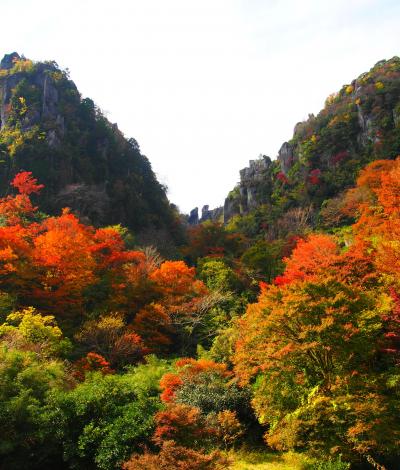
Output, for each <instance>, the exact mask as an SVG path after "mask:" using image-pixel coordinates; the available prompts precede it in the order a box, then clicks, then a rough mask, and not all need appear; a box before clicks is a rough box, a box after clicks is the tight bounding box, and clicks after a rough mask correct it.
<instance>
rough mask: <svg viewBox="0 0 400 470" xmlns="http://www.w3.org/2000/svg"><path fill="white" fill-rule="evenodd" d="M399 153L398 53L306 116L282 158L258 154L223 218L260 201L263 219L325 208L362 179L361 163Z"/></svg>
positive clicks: (243, 174) (250, 208)
mask: <svg viewBox="0 0 400 470" xmlns="http://www.w3.org/2000/svg"><path fill="white" fill-rule="evenodd" d="M399 154H400V58H399V57H393V58H392V59H390V60H383V61H380V62H378V63H377V64H375V66H374V67H373V68H371V70H370V71H369V72H366V73H363V74H361V75H360V76H359V77H358V78H357V79H356V80H353V81H352V82H351V83H350V84H346V85H343V87H342V88H341V90H339V91H338V92H337V93H333V94H332V95H330V96H329V97H328V98H327V100H326V102H325V107H324V108H323V109H322V110H321V111H320V112H319V113H318V114H317V115H314V114H309V115H308V119H306V120H305V121H303V122H298V123H297V124H296V126H295V127H294V131H293V136H292V138H291V140H289V141H288V142H284V143H283V145H282V146H281V148H280V150H279V152H278V156H277V159H276V160H274V161H271V159H270V158H269V157H266V156H260V157H259V158H258V159H257V160H251V161H250V163H249V166H248V167H247V168H244V169H243V170H241V171H240V182H239V183H238V184H237V185H236V187H235V188H234V189H233V191H231V192H230V194H229V195H228V197H227V198H226V199H225V203H224V208H223V220H224V222H225V223H227V222H228V221H229V220H230V219H232V217H234V216H236V215H245V214H248V213H249V212H252V211H253V210H254V209H258V208H260V206H263V208H262V210H260V211H259V213H257V214H255V216H256V217H255V218H254V219H255V220H258V219H261V217H264V218H271V219H273V218H278V217H282V216H283V215H284V214H286V213H289V212H290V210H292V209H293V208H306V209H307V208H309V207H310V205H312V206H313V207H314V208H315V210H316V211H318V210H319V208H321V207H322V205H323V204H324V203H325V202H326V201H329V200H330V199H332V198H335V197H337V196H338V195H340V194H341V193H343V191H344V190H346V189H347V188H349V187H351V186H352V185H353V184H354V182H355V178H356V177H357V175H358V173H359V171H360V168H363V167H364V166H365V165H367V164H368V163H370V162H371V161H373V160H377V159H386V158H396V156H397V155H399ZM211 212H212V211H210V210H209V208H208V206H205V207H204V208H203V218H205V219H209V218H212V217H211V216H210V213H211ZM268 223H270V222H268ZM291 223H292V222H291Z"/></svg>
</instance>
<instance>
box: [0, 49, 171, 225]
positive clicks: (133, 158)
mask: <svg viewBox="0 0 400 470" xmlns="http://www.w3.org/2000/svg"><path fill="white" fill-rule="evenodd" d="M0 152H1V163H0V193H1V194H2V195H4V194H5V193H6V192H7V191H8V188H9V182H10V180H11V179H12V177H13V176H14V175H15V173H17V172H18V171H21V170H26V171H32V172H33V174H34V176H35V177H36V178H37V179H38V180H39V181H40V182H41V183H43V184H45V190H44V191H43V193H42V195H41V197H40V200H39V201H38V202H39V203H40V206H41V208H43V209H44V210H45V211H46V212H48V213H50V214H52V213H58V212H59V211H60V209H61V208H62V207H65V206H68V207H70V208H72V210H73V211H74V212H76V213H78V214H79V215H80V216H81V217H82V218H84V219H88V221H90V222H91V223H93V224H95V225H108V224H117V223H121V224H123V225H125V226H127V227H129V228H131V229H133V230H134V231H136V232H137V231H142V230H147V229H149V228H151V229H154V228H157V229H162V230H167V231H169V232H170V233H172V232H174V231H176V230H177V224H178V218H177V215H176V214H175V210H174V208H173V207H171V205H170V203H169V201H168V199H167V197H166V193H165V189H164V187H163V186H162V185H161V184H160V183H159V182H158V181H157V179H156V177H155V175H154V173H153V171H152V168H151V165H150V162H149V161H148V159H147V158H146V157H145V156H144V155H142V154H141V153H140V149H139V146H138V144H137V142H136V141H135V140H134V139H127V138H125V137H124V135H123V134H122V133H121V132H120V131H119V130H118V127H117V125H116V124H112V123H110V122H109V121H108V120H107V119H106V118H105V117H104V115H103V114H102V112H101V111H100V109H99V108H98V107H97V106H96V105H95V104H94V103H93V101H92V100H90V99H89V98H82V97H81V95H80V94H79V92H78V90H77V87H76V86H75V84H74V83H73V82H72V81H71V80H70V79H69V76H68V73H67V72H66V71H63V70H61V69H60V68H59V67H58V66H57V64H56V63H55V62H43V63H41V62H37V63H35V62H32V61H30V60H28V59H25V58H23V57H20V56H19V55H18V54H17V53H15V52H14V53H12V54H8V55H6V56H4V58H3V60H2V61H1V63H0Z"/></svg>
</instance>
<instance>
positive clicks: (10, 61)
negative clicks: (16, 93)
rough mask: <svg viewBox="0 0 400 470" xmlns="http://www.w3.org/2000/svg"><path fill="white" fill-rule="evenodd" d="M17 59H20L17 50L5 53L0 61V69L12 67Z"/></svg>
mask: <svg viewBox="0 0 400 470" xmlns="http://www.w3.org/2000/svg"><path fill="white" fill-rule="evenodd" d="M19 59H20V56H19V54H18V53H17V52H12V53H11V54H6V55H5V56H4V57H3V58H2V60H1V62H0V69H2V70H10V69H12V68H13V67H14V62H15V61H16V60H19Z"/></svg>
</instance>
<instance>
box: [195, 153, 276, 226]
mask: <svg viewBox="0 0 400 470" xmlns="http://www.w3.org/2000/svg"><path fill="white" fill-rule="evenodd" d="M271 170H272V161H271V159H270V158H269V157H267V156H266V155H261V156H260V157H259V158H258V159H256V160H250V162H249V166H248V167H246V168H243V169H242V170H240V182H239V184H238V186H237V187H236V188H235V189H234V190H233V191H231V193H230V194H229V196H228V197H227V198H226V199H225V203H224V206H223V207H217V208H216V209H211V210H210V209H209V206H208V205H205V206H203V208H202V215H201V219H200V220H198V219H196V218H195V217H194V216H193V214H194V211H196V210H197V208H196V209H193V211H191V213H190V216H189V223H190V224H194V223H201V222H204V221H206V220H212V221H223V222H224V223H227V222H229V220H230V219H231V218H232V217H234V216H235V215H238V214H240V215H242V214H246V213H247V212H249V211H250V210H252V209H254V208H255V207H257V205H258V204H259V196H260V195H261V193H265V192H268V191H269V190H270V188H271V187H272V175H271ZM191 220H193V221H194V220H197V222H191Z"/></svg>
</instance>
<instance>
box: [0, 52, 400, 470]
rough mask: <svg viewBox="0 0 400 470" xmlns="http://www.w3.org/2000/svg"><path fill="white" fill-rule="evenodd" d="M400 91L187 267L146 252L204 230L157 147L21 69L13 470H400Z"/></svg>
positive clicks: (12, 147) (13, 136)
mask: <svg viewBox="0 0 400 470" xmlns="http://www.w3.org/2000/svg"><path fill="white" fill-rule="evenodd" d="M53 73H54V74H59V75H57V77H58V78H54V77H53V78H51V80H55V82H54V83H55V84H54V83H53V82H52V81H51V83H52V85H51V86H53V87H54V90H55V91H54V93H55V96H58V97H59V99H60V100H61V101H60V102H59V101H57V103H58V104H57V106H61V104H60V103H64V104H63V106H64V105H65V108H64V107H62V108H60V109H63V113H61V114H60V116H63V117H64V118H65V121H64V120H62V119H61V118H57V117H56V118H55V121H54V120H53V118H52V119H49V120H48V121H46V119H45V118H44V117H43V114H46V112H47V111H44V110H45V109H46V106H48V104H46V103H48V101H47V98H46V96H47V95H46V93H47V92H44V90H45V89H48V88H46V87H47V85H46V86H45V85H44V84H43V85H40V84H38V83H36V82H35V80H41V79H42V78H43V79H44V80H45V81H46V80H50V79H48V78H46V77H48V76H49V74H50V76H52V75H51V74H53ZM399 77H400V61H399V59H398V58H394V59H391V60H389V61H382V62H379V63H378V64H377V65H376V66H375V67H374V68H373V69H372V71H371V72H369V73H368V74H364V75H362V76H361V77H359V78H358V79H357V80H356V81H354V82H353V83H352V84H349V85H346V86H345V87H343V89H342V90H341V91H340V92H339V93H338V94H337V95H334V96H332V97H330V98H328V100H327V104H326V107H325V109H324V110H323V111H321V113H320V114H319V115H318V116H317V117H310V118H309V120H308V121H307V122H305V123H301V124H298V125H297V126H296V130H295V136H294V138H293V140H292V141H290V142H289V143H286V144H285V146H284V148H286V149H288V150H287V152H286V153H283V150H282V149H281V152H280V156H279V159H278V160H277V161H269V160H267V159H266V158H265V159H264V158H263V159H262V161H263V162H264V163H262V164H256V165H253V169H254V168H256V170H255V171H254V173H251V172H247V174H244V175H243V182H245V181H246V184H247V186H246V185H245V184H244V183H243V185H242V186H239V187H238V188H237V189H236V190H235V191H234V192H233V193H232V194H231V195H230V196H229V198H230V201H231V202H234V201H236V202H234V204H233V205H232V206H231V207H236V206H235V204H236V203H237V204H238V206H237V207H238V208H239V209H237V211H236V213H234V212H235V211H233V213H232V216H231V217H229V218H227V219H226V220H225V222H226V223H225V224H223V223H222V221H215V220H212V217H211V216H210V219H211V220H207V221H205V222H203V223H199V224H197V225H193V226H187V227H186V228H185V230H186V233H185V234H184V237H182V238H181V239H180V242H181V244H180V246H179V256H177V257H176V258H175V259H173V260H170V259H165V258H163V257H162V256H161V255H160V254H159V252H158V251H157V249H156V248H154V246H151V245H155V244H156V242H157V240H156V239H155V240H154V243H151V240H150V243H148V246H143V244H141V245H140V246H139V245H138V243H137V240H136V237H137V234H138V233H140V231H141V230H143V228H144V227H146V224H150V225H153V228H155V229H156V228H157V227H158V228H164V229H166V230H167V229H168V230H172V229H171V227H174V225H169V224H172V222H173V223H175V224H176V225H175V229H176V230H177V227H178V229H179V230H181V229H182V228H180V227H181V226H180V225H179V224H178V219H177V216H176V214H174V212H173V208H172V209H171V205H170V204H169V202H168V200H167V199H166V196H165V193H164V191H163V189H162V188H161V187H160V186H159V184H158V183H157V181H156V180H155V177H154V175H153V173H152V172H151V167H150V165H149V163H148V162H147V160H146V159H145V157H143V156H141V154H140V152H139V148H138V146H137V144H136V143H133V142H132V141H130V142H129V141H126V140H125V139H124V138H123V136H122V135H121V134H120V133H119V131H117V129H116V128H115V127H113V126H111V125H110V124H109V123H108V122H107V121H106V120H105V118H104V117H103V116H102V115H101V113H100V112H99V111H98V110H97V109H96V108H95V107H94V106H93V104H92V103H88V102H86V100H82V99H81V98H80V97H79V94H78V93H77V91H76V89H75V87H74V86H73V84H72V82H70V81H69V79H68V77H67V76H66V74H65V72H62V71H60V70H59V69H58V68H57V67H56V66H55V65H54V64H53V63H51V64H33V63H31V62H30V61H27V60H26V59H21V58H19V57H17V56H10V57H8V58H6V61H5V62H4V60H3V62H2V70H1V71H0V80H2V86H3V88H2V90H3V91H2V93H3V94H2V103H3V105H2V106H3V107H2V115H1V116H2V117H1V120H2V121H1V126H2V127H1V132H0V142H1V145H2V152H3V155H4V158H3V162H2V165H3V166H2V167H1V169H0V170H1V171H2V186H1V189H2V193H3V197H2V198H1V199H0V468H2V469H3V468H4V469H10V470H13V469H15V470H17V469H18V470H19V469H27V470H28V469H33V470H36V469H37V470H38V469H41V470H44V469H49V470H50V469H54V468H57V469H82V470H83V469H101V470H109V469H110V470H111V469H117V468H123V469H125V470H139V469H143V470H155V469H162V470H163V469H165V470H167V469H168V470H169V469H178V470H189V469H194V470H205V469H209V470H216V469H228V468H232V469H233V470H235V469H236V470H240V469H242V470H243V469H248V468H252V469H253V468H254V469H257V468H260V469H266V468H268V466H267V465H268V462H275V463H276V465H279V464H280V463H281V464H282V466H281V467H279V468H282V469H283V468H286V469H288V468H291V469H294V470H296V469H297V470H322V469H324V470H325V469H327V470H345V469H356V470H357V469H366V470H367V469H379V470H396V469H398V468H399V467H400V452H399V449H400V420H399V415H400V373H399V367H400V157H399V156H398V155H400V142H399V136H400V134H399V132H400V130H399V129H400V120H399V119H398V111H399V109H398V107H399V104H398V103H399V93H400V89H399V83H400V82H399ZM59 86H60V87H61V88H58V87H59ZM5 90H9V91H8V92H7V93H8V94H7V93H5ZM67 91H68V93H67ZM30 92H32V95H29V93H30ZM56 92H57V93H56ZM43 93H44V94H43ZM50 93H53V92H50ZM34 96H36V98H34ZM61 97H63V98H62V99H61ZM68 97H69V98H68ZM64 99H65V100H66V101H65V102H64V101H63V100H64ZM69 99H71V102H70V101H68V100H69ZM368 100H369V101H368ZM89 105H90V106H89ZM57 109H59V108H58V107H57ZM90 109H91V111H90ZM84 110H85V111H84ZM57 112H58V111H57ZM81 112H82V113H87V114H84V116H85V117H84V118H83V117H81V118H79V119H82V121H78V122H77V121H75V119H78V116H81V115H80V113H81ZM52 116H53V117H54V115H53V114H52ZM90 116H91V117H90ZM360 116H363V119H364V121H363V122H364V123H365V127H364V128H363V127H362V124H361V118H360ZM57 119H58V121H60V123H61V122H63V123H64V124H63V127H64V130H63V131H62V132H61V134H60V129H59V128H57V127H51V125H54V126H57V125H58V124H57ZM46 123H48V126H49V127H47V128H46V125H47V124H46ZM67 123H68V124H67ZM60 125H61V124H60ZM68 126H70V127H68ZM74 126H76V127H74ZM87 126H88V127H87ZM91 126H92V127H91ZM97 126H99V127H97ZM85 129H86V130H85ZM53 131H54V132H53ZM74 132H75V134H73V133H74ZM70 133H72V134H70ZM72 135H73V136H74V137H72ZM68 136H69V137H68ZM106 136H107V138H106ZM70 137H71V139H70V140H69V138H70ZM54 139H55V140H54ZM109 146H111V147H109ZM100 148H101V149H102V150H99V149H100ZM120 151H121V152H122V153H119V152H120ZM124 152H126V153H124ZM288 155H290V158H289V157H287V156H288ZM102 156H103V157H104V162H105V163H104V165H105V166H103V167H102V166H101V165H98V161H99V160H98V159H100V160H101V158H103V157H102ZM115 158H116V159H117V160H114V159H115ZM118 158H121V160H123V161H124V162H125V163H124V164H126V165H127V166H126V167H124V170H123V173H122V174H119V173H118V171H120V170H121V168H122V167H121V166H119V165H120V163H121V161H120V160H118ZM101 161H103V160H101ZM117 161H118V162H119V163H117ZM81 164H82V165H83V166H80V165H81ZM114 164H115V165H116V166H115V167H114ZM85 165H86V166H85ZM131 165H132V166H131ZM135 165H138V166H135ZM47 170H49V172H47ZM97 171H99V172H100V173H96V172H97ZM121 171H122V170H121ZM102 172H103V173H102ZM140 178H144V179H143V180H140ZM145 178H149V180H146V181H150V182H151V184H153V185H154V186H153V189H154V188H155V190H154V192H152V195H151V197H150V196H149V199H147V198H146V197H147V196H146V194H147V193H146V192H145V191H144V189H143V192H140V191H141V190H140V189H138V188H141V186H140V181H142V183H143V184H145V183H144V181H145ZM134 180H135V181H137V184H136V185H135V184H134V183H133V181H134ZM117 181H122V182H123V184H124V185H125V186H124V187H125V190H126V197H127V199H124V201H125V202H124V204H125V205H121V211H122V212H121V213H119V212H113V213H112V215H111V216H110V217H111V218H110V219H107V218H105V219H102V218H96V217H94V218H93V214H90V213H86V212H85V210H84V207H83V208H82V207H81V206H79V205H78V206H74V204H73V203H74V201H76V199H74V197H72V196H71V198H70V199H68V198H67V199H63V197H61V196H62V195H63V194H64V193H63V191H72V192H73V191H75V189H74V188H75V187H81V189H82V187H84V188H85V189H84V190H83V189H82V190H83V191H86V190H89V189H90V191H92V190H93V191H97V190H98V188H99V187H100V185H105V186H104V191H105V194H107V197H108V198H109V204H110V207H114V205H113V204H116V201H117V199H115V198H117V197H119V196H118V194H119V193H118V192H117V193H114V189H113V188H114V186H113V184H114V183H115V184H117V183H116V182H117ZM111 182H113V183H111ZM255 182H256V183H257V185H254V183H255ZM121 184H122V183H121ZM148 184H150V183H148ZM71 185H72V189H71ZM117 186H118V185H117ZM65 188H67V189H65ZM68 188H69V189H68ZM93 188H97V189H96V190H95V189H93ZM147 189H148V190H149V191H150V192H151V191H152V189H151V188H150V187H149V186H148V187H147ZM60 194H61V196H60ZM249 194H250V196H249ZM134 195H136V196H134ZM59 197H60V199H59ZM93 197H94V198H95V199H96V197H95V195H94V196H93ZM131 197H132V199H130V198H131ZM135 197H136V199H135ZM152 198H156V201H157V203H154V205H152V204H153V202H154V199H152ZM229 198H228V199H229ZM53 200H54V201H57V204H59V203H60V204H61V206H64V207H59V206H57V205H52V201H53ZM130 201H134V202H132V205H131V202H130ZM138 201H142V202H140V203H139V202H138ZM151 201H153V202H151ZM68 202H71V205H70V208H69V206H68ZM64 204H65V205H64ZM135 204H139V205H137V206H136V205H135ZM140 204H142V205H140ZM246 204H247V205H246ZM235 210H236V209H235ZM141 211H144V212H141ZM104 214H105V215H106V214H107V212H104ZM91 217H92V218H91ZM182 230H183V229H182ZM172 233H173V230H172ZM155 238H156V235H155ZM285 462H286V463H285ZM288 462H289V463H288ZM258 465H259V466H258ZM272 468H278V467H272Z"/></svg>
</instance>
